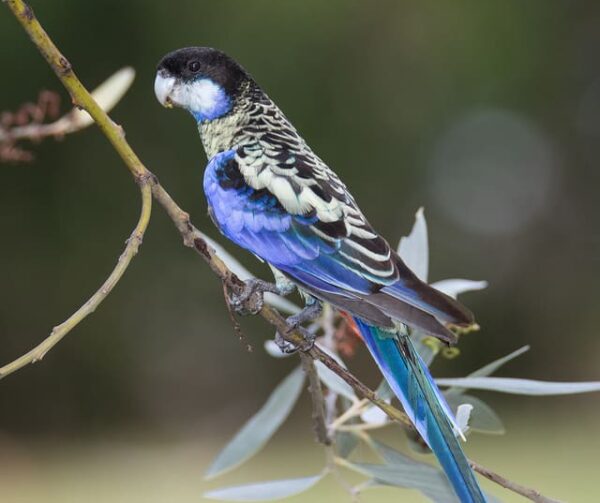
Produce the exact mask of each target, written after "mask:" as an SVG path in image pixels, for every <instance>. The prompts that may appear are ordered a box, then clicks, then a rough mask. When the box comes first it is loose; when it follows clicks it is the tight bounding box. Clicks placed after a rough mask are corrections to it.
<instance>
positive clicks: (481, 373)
mask: <svg viewBox="0 0 600 503" xmlns="http://www.w3.org/2000/svg"><path fill="white" fill-rule="evenodd" d="M527 351H529V346H523V347H522V348H519V349H517V350H516V351H513V352H512V353H510V354H508V355H506V356H503V357H502V358H498V359H497V360H494V361H493V362H491V363H488V364H487V365H484V366H483V367H481V368H480V369H479V370H476V371H475V372H472V373H471V374H469V375H468V377H485V376H489V375H491V374H493V373H494V372H496V370H498V369H499V368H500V367H502V366H503V365H505V364H507V363H508V362H509V361H511V360H514V359H515V358H516V357H517V356H521V355H522V354H523V353H526V352H527Z"/></svg>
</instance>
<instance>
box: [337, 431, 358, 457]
mask: <svg viewBox="0 0 600 503" xmlns="http://www.w3.org/2000/svg"><path fill="white" fill-rule="evenodd" d="M357 445H358V437H357V436H356V435H355V434H354V433H352V432H350V431H338V432H336V434H335V448H336V451H337V453H338V456H339V457H340V458H347V457H348V456H350V454H352V452H353V451H354V449H355V448H356V446H357Z"/></svg>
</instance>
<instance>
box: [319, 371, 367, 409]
mask: <svg viewBox="0 0 600 503" xmlns="http://www.w3.org/2000/svg"><path fill="white" fill-rule="evenodd" d="M315 366H316V368H317V374H319V379H321V381H322V382H323V384H324V385H325V386H326V387H327V388H328V389H329V390H331V391H333V392H334V393H337V394H338V395H342V396H344V397H346V398H348V399H349V400H351V401H353V402H354V401H356V400H357V398H356V394H355V393H354V390H353V389H352V388H351V387H350V385H349V384H348V383H347V382H346V381H344V380H343V379H342V378H341V377H340V376H339V375H337V374H336V373H335V372H333V371H332V370H330V369H329V368H328V367H326V366H325V365H324V364H323V363H321V362H315Z"/></svg>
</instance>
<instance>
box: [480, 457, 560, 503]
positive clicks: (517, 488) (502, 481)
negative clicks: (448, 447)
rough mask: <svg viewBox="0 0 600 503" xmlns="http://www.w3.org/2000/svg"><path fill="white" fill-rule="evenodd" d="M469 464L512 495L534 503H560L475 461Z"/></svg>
mask: <svg viewBox="0 0 600 503" xmlns="http://www.w3.org/2000/svg"><path fill="white" fill-rule="evenodd" d="M469 463H470V465H471V467H472V468H473V470H475V471H476V472H477V473H479V474H481V475H483V476H484V477H485V478H487V479H490V480H491V481H492V482H495V483H496V484H498V485H500V486H502V487H504V488H506V489H509V490H510V491H512V492H514V493H517V494H520V495H521V496H524V497H525V498H528V499H530V500H531V501H535V503H562V502H561V501H560V500H555V499H552V498H548V497H547V496H544V495H543V494H541V493H540V492H539V491H537V490H536V489H530V488H529V487H525V486H522V485H521V484H517V483H516V482H513V481H512V480H508V479H507V478H505V477H503V476H502V475H498V474H497V473H495V472H493V471H492V470H490V469H488V468H485V467H484V466H481V465H480V464H478V463H475V461H471V460H469Z"/></svg>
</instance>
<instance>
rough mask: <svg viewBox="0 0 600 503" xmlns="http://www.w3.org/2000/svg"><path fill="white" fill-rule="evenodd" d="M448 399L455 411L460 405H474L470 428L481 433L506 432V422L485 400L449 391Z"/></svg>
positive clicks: (500, 433)
mask: <svg viewBox="0 0 600 503" xmlns="http://www.w3.org/2000/svg"><path fill="white" fill-rule="evenodd" d="M446 401H447V402H448V405H450V408H451V409H452V410H453V411H456V410H457V408H458V406H459V405H462V404H468V405H471V406H472V407H473V410H472V411H471V417H470V419H469V428H470V429H471V430H473V431H479V432H481V433H493V434H497V435H502V434H503V433H505V431H506V430H505V429H504V424H502V420H501V419H500V418H499V417H498V414H496V412H495V411H494V409H492V408H491V407H490V406H489V405H488V404H487V403H485V402H484V401H483V400H481V399H479V398H477V397H474V396H471V395H466V394H455V393H449V394H447V395H446Z"/></svg>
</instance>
